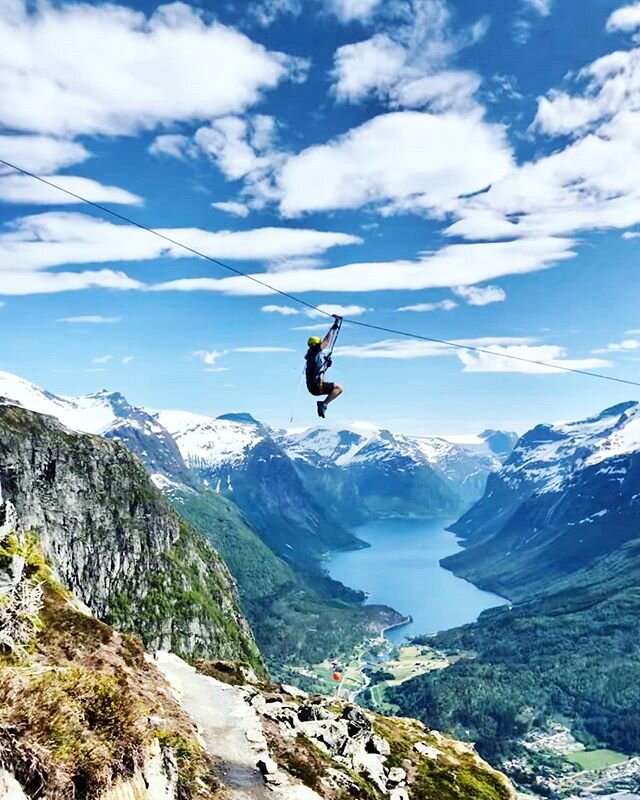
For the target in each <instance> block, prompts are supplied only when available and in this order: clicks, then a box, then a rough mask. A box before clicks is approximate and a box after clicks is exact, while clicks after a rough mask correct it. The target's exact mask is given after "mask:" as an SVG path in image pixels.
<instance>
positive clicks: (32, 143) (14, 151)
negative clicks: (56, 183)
mask: <svg viewBox="0 0 640 800" xmlns="http://www.w3.org/2000/svg"><path fill="white" fill-rule="evenodd" d="M89 156H90V153H89V151H88V150H87V149H86V148H85V147H83V146H82V145H81V144H78V143H77V142H71V141H69V140H68V139H56V138H54V137H52V136H22V135H16V136H0V158H3V159H4V160H5V161H10V162H11V163H12V164H15V165H16V166H17V167H23V168H24V169H27V170H29V171H30V172H36V173H39V174H50V173H51V172H55V171H56V170H57V169H61V168H62V167H68V166H70V165H71V164H79V163H81V162H82V161H86V159H87V158H89ZM5 173H7V174H11V173H12V170H9V169H8V168H7V167H4V166H2V165H0V175H1V174H5Z"/></svg>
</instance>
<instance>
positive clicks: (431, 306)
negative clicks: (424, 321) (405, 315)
mask: <svg viewBox="0 0 640 800" xmlns="http://www.w3.org/2000/svg"><path fill="white" fill-rule="evenodd" d="M457 307H458V304H457V303H454V302H453V300H440V302H438V303H417V304H416V305H413V306H402V308H399V309H398V311H415V312H417V313H424V312H429V311H453V309H454V308H457Z"/></svg>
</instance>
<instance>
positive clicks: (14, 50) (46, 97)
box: [0, 0, 300, 136]
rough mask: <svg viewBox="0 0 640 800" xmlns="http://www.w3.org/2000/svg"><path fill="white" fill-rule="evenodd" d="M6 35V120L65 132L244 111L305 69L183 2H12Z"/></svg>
mask: <svg viewBox="0 0 640 800" xmlns="http://www.w3.org/2000/svg"><path fill="white" fill-rule="evenodd" d="M0 41H2V42H3V43H4V46H3V47H2V48H1V49H0V85H2V87H3V91H2V94H3V97H2V105H1V106H0V124H1V125H3V126H5V127H6V128H9V129H13V130H16V131H37V132H41V133H52V134H56V135H62V136H72V135H76V134H99V133H100V134H109V135H114V134H115V135H123V134H124V135H128V134H133V133H136V132H137V131H139V130H142V129H152V128H155V127H156V126H158V125H160V124H164V123H169V122H172V121H178V120H184V121H189V120H204V119H211V118H212V117H215V116H219V115H222V114H229V113H238V112H241V111H243V110H244V109H246V108H247V107H249V106H250V105H252V104H254V103H255V102H257V101H258V100H259V99H260V97H261V96H262V93H263V92H264V91H266V90H269V89H273V88H274V87H275V86H277V85H278V83H279V82H280V81H282V80H283V79H285V78H287V77H294V78H295V77H298V76H299V71H300V62H299V61H298V60H296V59H291V58H289V57H288V56H285V55H283V54H280V53H274V52H269V51H268V50H267V49H266V48H264V47H263V46H261V45H259V44H256V43H255V42H253V41H251V40H250V39H249V38H247V37H246V36H244V35H243V34H241V33H239V32H238V31H236V30H234V29H232V28H229V27H226V26H224V25H222V24H220V23H218V22H216V21H215V20H213V19H211V20H210V19H209V18H208V15H206V14H205V13H204V12H201V11H199V10H197V9H194V8H193V7H191V6H189V5H186V4H185V3H181V2H175V3H171V4H170V5H165V6H160V7H159V8H158V9H157V10H156V11H155V12H154V13H153V14H152V15H151V16H150V17H149V18H146V17H145V15H144V14H143V13H141V12H137V11H133V10H131V9H129V8H126V7H124V6H117V5H110V4H103V5H98V6H91V5H88V4H67V5H63V6H60V7H56V6H53V5H49V4H46V5H45V4H41V5H38V6H35V10H33V9H32V5H31V4H30V3H29V4H27V3H26V2H25V1H24V0H23V2H14V3H12V4H11V5H9V7H7V4H6V3H5V4H3V5H2V7H1V8H0ZM96 53H99V54H100V57H99V58H96ZM78 65H82V67H81V68H79V66H78ZM123 87H126V91H123Z"/></svg>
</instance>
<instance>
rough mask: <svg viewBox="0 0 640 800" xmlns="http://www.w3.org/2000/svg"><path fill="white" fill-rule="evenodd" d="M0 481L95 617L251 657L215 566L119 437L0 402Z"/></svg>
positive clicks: (183, 648)
mask: <svg viewBox="0 0 640 800" xmlns="http://www.w3.org/2000/svg"><path fill="white" fill-rule="evenodd" d="M0 486H1V491H2V502H3V503H5V504H6V503H7V502H8V503H9V504H10V507H12V508H13V509H15V516H16V518H17V528H18V529H19V530H22V531H27V530H33V531H34V532H35V534H36V535H37V537H38V539H39V541H40V543H41V547H42V550H43V552H44V554H45V556H46V557H47V559H48V560H49V561H50V563H51V565H52V567H53V569H54V571H55V573H56V575H57V577H58V578H59V579H60V581H61V582H62V583H63V584H64V585H65V586H66V587H67V588H68V589H70V590H71V591H72V592H73V593H74V594H75V595H76V596H77V597H78V598H80V599H81V600H82V601H83V602H84V603H85V604H86V605H87V606H88V607H89V608H90V609H91V611H92V612H93V613H94V614H95V615H96V616H97V617H98V618H100V619H103V620H105V621H108V622H111V623H113V624H116V625H117V626H118V627H119V628H120V629H121V630H124V631H130V632H135V633H138V634H139V635H140V636H141V637H142V638H143V640H144V642H145V643H146V644H147V646H148V647H150V648H153V649H159V648H171V649H172V650H174V651H175V652H178V653H181V654H184V655H188V656H193V657H216V658H239V659H244V660H248V661H250V662H251V663H253V664H255V665H258V664H259V656H258V653H257V649H256V647H255V644H254V641H253V637H252V635H251V632H250V629H249V627H248V625H247V623H246V621H245V620H244V617H243V616H242V614H241V612H240V610H239V607H238V604H237V598H236V592H235V587H234V584H233V581H232V579H231V577H230V575H229V573H228V571H227V569H226V567H225V565H224V564H223V562H222V561H221V559H220V558H219V556H218V555H217V553H216V551H215V550H214V549H213V548H212V547H211V545H209V544H208V543H207V542H206V540H205V539H204V538H203V537H202V536H201V535H200V534H199V533H198V532H197V531H195V530H194V529H193V528H191V527H190V526H189V525H187V524H186V523H185V522H183V521H181V520H180V518H179V517H178V515H177V514H176V513H175V512H174V511H173V510H172V509H171V507H170V506H169V505H168V503H167V502H166V501H165V500H164V498H163V497H162V495H161V494H160V492H158V491H157V490H156V489H155V488H154V486H153V485H152V484H151V483H150V481H149V479H148V477H147V474H146V472H145V470H144V468H143V466H142V465H141V464H140V463H139V462H138V461H137V459H135V458H134V457H133V456H132V455H131V454H130V453H129V452H128V451H127V450H126V449H125V448H124V447H122V446H120V445H118V444H116V443H113V442H108V441H105V440H103V439H101V438H99V437H95V436H87V435H84V434H77V433H72V432H70V431H68V430H66V429H65V428H63V427H61V426H60V424H59V423H57V422H56V421H54V420H53V419H52V418H50V417H45V416H43V415H38V414H35V413H32V412H30V411H26V410H25V409H22V408H18V407H16V406H9V405H5V406H0Z"/></svg>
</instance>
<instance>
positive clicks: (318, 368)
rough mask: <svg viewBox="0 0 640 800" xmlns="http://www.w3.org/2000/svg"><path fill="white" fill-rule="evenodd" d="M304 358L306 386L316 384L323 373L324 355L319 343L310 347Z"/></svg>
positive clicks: (320, 379)
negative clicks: (305, 363) (305, 362)
mask: <svg viewBox="0 0 640 800" xmlns="http://www.w3.org/2000/svg"><path fill="white" fill-rule="evenodd" d="M305 359H306V361H307V367H306V376H307V386H317V385H318V384H319V383H320V382H321V381H322V376H323V374H324V356H323V355H322V349H321V348H320V345H316V346H315V347H310V348H309V350H308V351H307V355H306V356H305Z"/></svg>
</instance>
